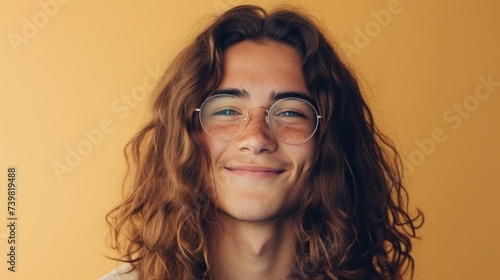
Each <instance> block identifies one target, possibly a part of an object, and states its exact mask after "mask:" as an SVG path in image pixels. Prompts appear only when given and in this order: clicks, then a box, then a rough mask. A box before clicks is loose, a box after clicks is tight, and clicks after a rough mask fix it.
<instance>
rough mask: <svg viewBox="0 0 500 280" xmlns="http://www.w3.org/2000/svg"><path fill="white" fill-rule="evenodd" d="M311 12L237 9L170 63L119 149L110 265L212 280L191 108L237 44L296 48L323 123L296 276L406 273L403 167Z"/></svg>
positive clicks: (301, 213) (204, 163)
mask: <svg viewBox="0 0 500 280" xmlns="http://www.w3.org/2000/svg"><path fill="white" fill-rule="evenodd" d="M318 26H319V25H318V24H316V23H315V21H314V20H313V19H312V17H311V16H308V15H306V14H305V13H304V12H302V11H298V10H296V9H293V8H282V9H277V10H274V11H271V12H267V11H265V10H264V9H262V8H260V7H257V6H250V5H245V6H238V7H235V8H233V9H231V10H229V11H227V12H225V13H224V14H222V15H220V16H219V17H217V18H216V19H215V20H214V21H213V22H212V23H211V24H210V25H209V26H208V27H207V28H206V29H204V30H203V31H202V32H201V33H200V34H199V35H198V36H197V37H196V38H195V39H194V41H193V42H192V43H191V44H189V45H188V46H187V47H186V48H184V49H183V50H182V51H181V52H180V53H179V54H178V56H177V57H176V58H175V59H174V60H173V62H172V63H171V64H170V66H169V67H168V69H167V70H166V73H165V74H164V76H163V78H162V82H161V84H160V90H159V91H158V95H157V96H156V97H155V100H154V104H153V114H152V118H151V120H150V121H149V123H148V124H147V125H146V126H145V127H144V128H143V129H142V130H140V131H139V132H138V133H137V134H136V135H135V136H134V137H133V138H132V139H131V140H130V142H129V143H128V144H127V146H126V148H125V156H126V159H127V163H128V173H127V176H126V178H125V180H124V200H123V201H122V202H121V203H120V204H119V205H118V206H117V207H115V208H114V209H113V210H112V211H110V213H108V215H107V217H106V218H107V221H108V223H109V225H110V227H111V236H112V245H111V246H112V247H113V248H114V249H117V250H118V252H119V254H120V257H119V258H118V259H120V260H122V261H126V262H129V263H131V264H132V267H133V269H134V270H136V271H138V272H139V274H140V278H141V279H176V280H178V279H212V278H213V275H211V269H210V267H211V263H210V260H209V258H208V247H209V246H208V240H207V236H208V228H209V225H210V217H211V213H212V211H213V210H214V209H213V208H214V207H212V206H211V204H210V203H209V201H210V199H209V197H208V196H209V193H208V192H207V190H206V184H205V182H207V181H206V180H207V178H206V177H205V175H206V174H207V172H209V166H210V164H209V163H210V159H209V155H208V151H207V148H206V147H205V146H204V145H203V142H202V141H201V136H200V135H201V133H203V132H202V129H201V126H200V124H199V121H198V118H197V117H198V116H197V115H196V113H195V112H194V109H195V108H197V107H199V106H200V104H201V103H202V102H203V101H204V100H205V99H206V98H207V97H208V96H210V95H211V93H213V92H214V90H215V89H216V88H217V86H218V84H219V83H220V80H221V77H222V65H223V53H224V51H225V50H227V49H228V48H229V47H231V46H232V45H234V44H237V43H238V42H241V41H244V40H253V41H266V40H273V41H278V42H283V43H286V44H288V45H290V46H292V47H293V48H295V49H296V50H297V51H298V52H299V54H300V55H301V57H302V59H303V73H304V76H305V79H306V85H307V87H308V89H309V92H310V93H311V95H312V97H313V99H314V101H315V103H316V104H317V106H318V110H319V112H320V114H321V115H322V116H323V119H322V120H321V122H320V126H319V128H318V132H317V133H318V135H317V141H318V145H317V146H318V147H319V152H318V154H317V156H316V162H315V165H314V166H313V168H312V171H311V172H310V174H309V182H311V185H312V186H313V187H311V188H306V189H305V194H304V197H303V200H302V201H301V203H300V206H299V209H298V210H297V215H296V217H295V220H294V221H295V223H294V228H293V230H294V232H295V237H296V247H295V251H296V263H295V269H294V270H293V271H292V273H293V276H294V277H296V278H298V279H402V277H403V275H404V274H406V273H407V272H409V274H410V275H411V276H413V271H414V260H413V258H412V255H411V254H410V253H411V249H412V239H413V238H416V230H417V229H418V228H419V227H420V226H421V225H422V224H423V215H422V213H421V212H420V210H415V213H414V214H411V213H410V212H409V209H408V194H407V191H406V190H405V188H404V187H403V185H402V179H403V168H402V160H401V158H400V156H399V154H398V153H397V151H396V149H395V146H394V144H392V143H391V142H390V141H389V140H388V139H387V138H386V137H385V136H384V135H383V134H381V132H380V131H379V130H378V129H377V127H376V126H375V123H374V118H373V116H372V113H371V112H370V109H369V108H368V106H367V103H366V102H365V99H364V98H363V96H362V94H361V91H360V87H359V85H358V82H357V79H356V77H355V76H354V74H353V71H351V70H350V68H349V67H348V65H347V64H346V63H345V62H343V60H342V59H341V57H340V56H339V52H338V51H337V50H335V49H334V45H333V44H332V43H330V42H329V40H328V39H327V37H326V36H325V34H326V33H325V32H323V31H321V29H320V28H319V27H318Z"/></svg>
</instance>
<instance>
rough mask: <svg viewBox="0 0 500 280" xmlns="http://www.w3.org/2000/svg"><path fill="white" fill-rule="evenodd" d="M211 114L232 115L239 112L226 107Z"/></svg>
mask: <svg viewBox="0 0 500 280" xmlns="http://www.w3.org/2000/svg"><path fill="white" fill-rule="evenodd" d="M212 115H214V116H233V115H239V113H238V112H237V111H235V110H233V109H229V108H226V109H220V110H217V111H215V112H213V114H212Z"/></svg>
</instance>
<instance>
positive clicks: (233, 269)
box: [210, 212, 295, 280]
mask: <svg viewBox="0 0 500 280" xmlns="http://www.w3.org/2000/svg"><path fill="white" fill-rule="evenodd" d="M217 222H218V223H219V224H220V225H219V226H213V227H212V228H211V229H210V235H211V237H212V240H213V241H212V244H211V245H210V257H211V259H212V261H211V264H213V270H212V272H213V273H214V275H215V279H222V280H225V279H241V280H250V279H263V280H265V279H288V278H289V277H290V276H289V275H290V272H291V269H292V266H293V264H294V260H295V251H294V247H295V244H294V243H295V242H294V241H295V239H294V234H293V230H292V227H291V225H292V223H291V218H290V217H280V218H276V219H273V220H269V221H264V222H246V221H240V220H237V219H234V218H233V217H230V216H229V215H227V214H224V213H221V212H219V213H218V215H217Z"/></svg>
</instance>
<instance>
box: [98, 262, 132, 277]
mask: <svg viewBox="0 0 500 280" xmlns="http://www.w3.org/2000/svg"><path fill="white" fill-rule="evenodd" d="M131 269H132V266H131V265H130V264H128V263H127V264H123V265H121V266H119V267H118V268H116V269H115V270H113V271H111V272H109V273H108V274H106V275H104V276H102V277H101V278H99V280H138V279H139V273H137V271H135V270H134V271H131V272H130V270H131Z"/></svg>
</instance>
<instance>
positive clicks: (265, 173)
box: [225, 165, 285, 179]
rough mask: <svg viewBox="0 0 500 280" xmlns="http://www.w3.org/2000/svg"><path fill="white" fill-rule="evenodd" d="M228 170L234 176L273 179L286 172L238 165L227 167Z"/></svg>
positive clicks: (277, 169) (278, 169)
mask: <svg viewBox="0 0 500 280" xmlns="http://www.w3.org/2000/svg"><path fill="white" fill-rule="evenodd" d="M225 169H226V170H228V171H229V172H231V173H232V174H235V175H238V176H242V177H246V178H261V179H263V178H271V177H275V176H278V175H279V174H281V173H283V172H284V171H285V170H284V169H281V168H274V167H268V166H260V165H238V166H227V167H225Z"/></svg>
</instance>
